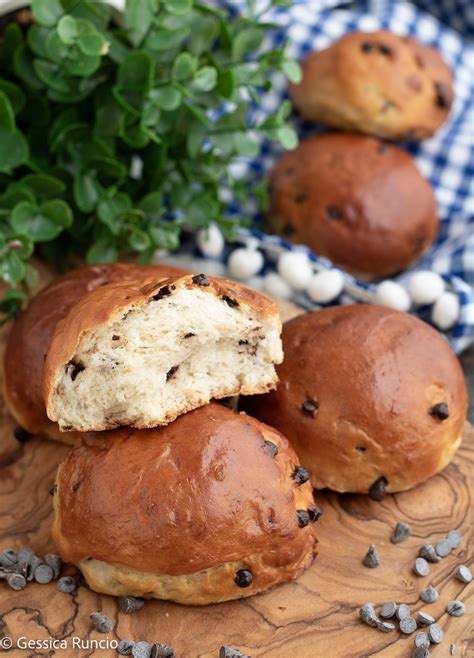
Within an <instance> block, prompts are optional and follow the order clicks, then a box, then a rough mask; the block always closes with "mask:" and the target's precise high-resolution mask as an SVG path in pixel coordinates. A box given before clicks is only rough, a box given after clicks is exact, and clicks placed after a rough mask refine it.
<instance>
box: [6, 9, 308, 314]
mask: <svg viewBox="0 0 474 658" xmlns="http://www.w3.org/2000/svg"><path fill="white" fill-rule="evenodd" d="M285 4H286V2H284V1H283V0H273V1H270V3H269V6H268V7H267V10H268V9H269V8H270V7H271V6H272V5H285ZM265 13H266V12H260V13H258V14H257V13H256V9H255V2H253V1H252V0H248V2H247V11H246V13H245V15H242V14H238V15H237V14H234V13H229V12H228V11H226V10H223V9H220V8H216V7H215V6H214V5H212V6H211V4H210V3H206V2H199V1H198V0H128V1H127V3H126V9H125V13H124V16H123V17H121V18H118V19H116V22H114V21H113V20H112V16H111V11H110V8H109V7H108V6H107V5H105V4H103V3H99V2H93V1H92V0H48V1H47V2H45V1H44V0H33V1H32V15H33V22H32V24H31V25H30V26H29V27H28V28H27V29H25V30H22V29H21V28H20V26H19V25H18V24H17V23H16V22H10V23H8V24H7V25H6V27H5V29H4V30H3V34H2V35H0V267H1V276H2V278H3V280H4V281H5V282H6V283H7V284H8V285H9V286H10V290H9V291H8V292H7V294H6V296H5V298H4V300H3V302H2V303H1V305H0V312H1V313H3V314H4V317H8V316H10V315H11V314H12V313H14V312H15V310H16V309H17V308H18V306H19V305H20V304H21V303H22V301H23V300H24V298H25V291H28V289H29V288H31V286H32V285H33V284H34V281H35V273H34V270H33V268H32V266H31V264H30V258H31V256H32V254H33V252H35V253H37V254H38V255H39V256H40V257H41V258H44V259H47V260H49V261H60V260H63V261H64V260H66V261H67V260H71V259H73V258H85V260H86V261H87V262H89V263H97V262H113V261H115V260H116V259H117V258H119V257H121V256H124V255H130V254H135V255H136V256H137V257H138V258H139V260H140V261H143V262H145V261H148V260H150V259H151V258H152V256H153V253H154V251H155V250H156V249H157V248H166V249H176V248H177V247H178V246H179V241H180V232H181V230H182V228H183V227H192V228H195V227H201V226H206V225H208V224H209V222H211V221H215V222H217V223H218V224H219V225H220V227H221V228H222V230H223V231H224V233H225V234H226V235H228V236H230V235H231V234H232V232H233V231H235V228H236V227H237V226H239V225H241V224H242V223H245V221H246V218H245V217H240V218H237V219H236V218H235V217H232V216H230V215H229V213H228V200H227V201H226V202H224V201H222V200H221V199H222V196H223V195H222V194H220V191H221V190H222V189H223V188H227V189H228V190H230V198H231V199H237V200H242V199H244V198H246V197H248V196H249V195H252V194H253V195H258V196H259V198H262V195H264V191H263V190H262V187H261V186H259V185H258V184H257V183H255V181H253V180H248V179H240V180H234V179H233V177H232V175H231V173H230V170H229V165H230V164H231V163H232V162H233V160H234V159H235V158H236V157H237V156H249V157H253V156H255V155H257V153H258V151H259V143H260V141H261V139H262V138H270V139H276V140H278V141H280V142H281V144H282V145H283V146H284V147H286V148H293V147H294V146H295V145H296V141H297V138H296V135H295V133H294V131H293V130H292V129H291V128H290V127H289V126H288V125H286V123H285V120H286V118H287V116H288V114H289V111H290V107H289V103H283V104H282V106H281V107H280V108H279V109H278V111H277V112H276V113H275V114H274V115H273V116H271V117H266V118H265V119H264V120H262V121H261V122H259V123H258V122H257V123H256V124H254V125H250V124H249V118H248V116H249V107H250V103H252V102H256V103H259V100H260V97H261V94H264V93H266V92H268V91H270V90H271V88H272V75H273V74H274V73H275V72H276V71H282V72H283V73H285V75H286V76H287V77H289V78H290V79H292V80H295V81H297V80H298V79H299V76H300V71H299V67H298V65H297V64H296V63H295V62H293V61H291V60H289V59H288V58H287V56H286V55H285V49H284V48H280V49H268V48H265V45H264V42H265V37H266V35H267V32H268V30H271V29H273V28H274V27H275V26H273V25H271V24H269V23H267V22H265ZM228 197H229V195H227V198H228Z"/></svg>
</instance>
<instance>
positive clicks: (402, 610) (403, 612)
mask: <svg viewBox="0 0 474 658" xmlns="http://www.w3.org/2000/svg"><path fill="white" fill-rule="evenodd" d="M395 614H396V615H397V619H398V621H401V620H402V619H405V617H411V610H410V608H409V606H407V604H406V603H400V605H399V606H398V608H397V611H396V613H395Z"/></svg>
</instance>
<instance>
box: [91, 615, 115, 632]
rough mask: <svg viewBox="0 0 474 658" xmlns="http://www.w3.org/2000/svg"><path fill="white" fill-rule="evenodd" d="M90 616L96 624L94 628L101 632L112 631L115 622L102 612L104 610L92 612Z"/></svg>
mask: <svg viewBox="0 0 474 658" xmlns="http://www.w3.org/2000/svg"><path fill="white" fill-rule="evenodd" d="M89 617H90V618H91V620H92V623H93V624H94V628H95V630H96V631H98V632H99V633H110V632H111V630H112V629H113V627H114V623H113V621H112V620H111V619H109V617H107V616H106V615H104V614H102V612H91V614H90V615H89Z"/></svg>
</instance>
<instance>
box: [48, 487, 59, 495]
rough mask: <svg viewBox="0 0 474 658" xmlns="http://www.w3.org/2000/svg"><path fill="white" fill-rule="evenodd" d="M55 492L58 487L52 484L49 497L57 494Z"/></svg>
mask: <svg viewBox="0 0 474 658" xmlns="http://www.w3.org/2000/svg"><path fill="white" fill-rule="evenodd" d="M57 490H58V485H57V484H53V486H52V487H51V489H50V490H49V495H50V496H54V494H55V493H56V492H57Z"/></svg>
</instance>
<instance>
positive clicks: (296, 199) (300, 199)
mask: <svg viewBox="0 0 474 658" xmlns="http://www.w3.org/2000/svg"><path fill="white" fill-rule="evenodd" d="M307 198H308V195H307V194H306V193H305V192H300V193H299V194H297V195H296V196H295V197H294V198H293V201H294V202H295V203H298V204H299V203H304V202H305V201H306V200H307Z"/></svg>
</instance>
